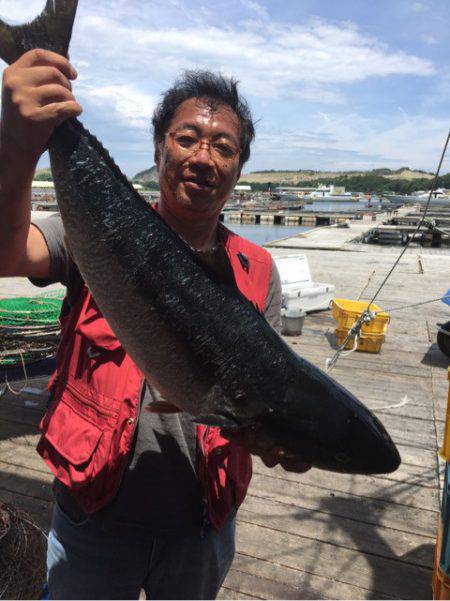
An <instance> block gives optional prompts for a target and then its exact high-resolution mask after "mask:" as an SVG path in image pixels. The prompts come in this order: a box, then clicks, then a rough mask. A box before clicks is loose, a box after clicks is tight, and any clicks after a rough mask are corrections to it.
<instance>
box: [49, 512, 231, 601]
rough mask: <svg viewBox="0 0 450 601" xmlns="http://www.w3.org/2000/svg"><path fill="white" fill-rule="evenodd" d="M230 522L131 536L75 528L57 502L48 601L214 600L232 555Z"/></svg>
mask: <svg viewBox="0 0 450 601" xmlns="http://www.w3.org/2000/svg"><path fill="white" fill-rule="evenodd" d="M235 526H236V522H235V519H234V518H233V519H231V520H230V521H229V522H228V523H227V524H226V525H225V526H224V527H223V529H222V530H221V531H220V532H216V531H214V530H210V529H208V530H207V531H205V533H204V536H203V537H201V536H200V535H197V534H189V535H183V536H178V537H177V536H170V537H169V536H168V537H153V538H151V537H149V538H142V539H138V538H134V537H124V536H120V537H118V536H114V535H112V534H108V533H105V532H104V531H103V530H102V529H101V527H100V525H99V524H98V522H97V520H93V519H87V520H86V521H84V522H82V523H81V524H76V523H74V522H73V521H71V520H70V518H69V517H68V516H67V515H66V514H64V513H63V511H62V510H61V509H60V508H59V506H58V505H57V504H55V508H54V511H53V519H52V527H51V530H50V534H49V538H48V551H47V579H48V586H49V593H50V599H138V598H139V593H140V591H141V589H144V590H145V594H146V597H147V599H215V597H216V595H217V593H218V592H219V589H220V587H221V585H222V582H223V580H224V579H225V576H226V575H227V573H228V570H229V569H230V566H231V562H232V561H233V556H234V534H235Z"/></svg>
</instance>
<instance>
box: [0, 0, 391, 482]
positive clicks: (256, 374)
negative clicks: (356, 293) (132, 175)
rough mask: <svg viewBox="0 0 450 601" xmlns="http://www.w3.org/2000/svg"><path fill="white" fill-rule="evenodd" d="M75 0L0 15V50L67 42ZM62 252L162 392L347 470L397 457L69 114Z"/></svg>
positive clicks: (60, 48)
mask: <svg viewBox="0 0 450 601" xmlns="http://www.w3.org/2000/svg"><path fill="white" fill-rule="evenodd" d="M76 6H77V0H54V1H50V0H48V2H47V4H46V7H45V9H44V11H43V12H42V14H41V15H40V16H39V17H37V18H36V19H35V20H34V21H33V22H32V23H30V24H28V25H24V26H16V27H13V26H9V25H7V24H5V23H3V22H0V56H1V57H2V58H3V59H4V60H6V61H7V62H9V63H11V62H13V61H15V60H16V59H17V58H19V56H20V55H21V54H23V53H24V52H26V51H27V50H30V49H32V48H35V47H40V48H46V49H49V50H53V51H56V52H59V53H60V54H63V55H67V50H68V45H69V40H70V37H71V32H72V25H73V20H74V17H75V11H76ZM49 152H50V160H51V168H52V173H53V178H54V183H55V189H56V194H57V199H58V204H59V208H60V211H61V216H62V220H63V223H64V227H65V230H66V233H67V236H68V239H69V243H70V248H71V252H72V254H73V256H74V258H75V260H76V262H77V264H78V267H79V269H80V271H81V273H82V275H83V278H84V279H85V281H86V282H87V284H88V286H89V288H90V290H91V292H92V294H93V297H94V298H95V300H96V302H97V304H98V306H99V307H100V309H101V311H102V312H103V314H104V315H105V317H106V319H107V321H108V323H109V324H110V326H111V327H112V329H113V331H114V332H115V333H116V335H117V337H118V338H119V340H120V341H121V343H122V344H123V346H124V348H125V349H126V350H127V352H128V353H129V355H130V356H131V357H132V359H133V360H134V361H135V363H136V364H137V365H138V367H139V368H140V369H141V370H142V371H143V373H144V374H145V377H146V378H147V380H148V381H149V382H150V384H152V385H153V386H155V387H156V388H157V389H159V391H160V392H161V394H162V395H163V397H164V398H165V399H166V400H167V401H170V402H171V403H174V404H175V405H176V406H178V407H179V408H181V409H183V410H185V411H187V412H189V413H191V414H192V415H193V416H194V418H195V419H196V420H197V421H198V422H201V423H205V424H207V425H217V426H222V427H226V428H236V429H244V428H247V427H248V428H252V429H253V432H254V434H255V435H256V437H257V439H258V441H259V442H260V444H261V445H262V446H263V447H266V448H267V449H270V448H273V447H274V446H275V445H276V446H278V447H282V448H283V449H284V450H285V453H286V456H287V457H291V458H298V459H299V460H303V461H305V462H309V463H311V464H312V465H313V466H315V467H318V468H322V469H326V470H333V471H337V472H348V473H364V474H369V473H383V472H391V471H393V470H395V469H396V468H397V467H398V466H399V463H400V457H399V454H398V452H397V449H396V447H395V445H394V444H393V442H392V440H391V438H390V437H389V435H388V434H387V432H386V430H385V429H384V427H383V425H382V424H381V423H380V422H379V420H378V419H377V418H376V417H375V416H374V415H373V414H372V413H371V412H370V411H369V410H368V409H367V408H366V407H364V405H362V404H361V403H360V402H359V401H358V400H357V399H356V398H355V397H354V396H353V395H352V394H351V393H350V392H348V391H347V390H345V389H344V388H343V387H342V386H341V385H340V384H338V383H337V382H335V381H334V380H333V379H331V378H330V377H329V376H328V375H326V374H325V373H324V372H322V371H321V370H320V369H318V368H317V367H315V366H314V365H312V364H311V363H309V362H308V361H305V360H304V359H302V358H301V357H299V356H298V355H297V354H295V353H294V352H293V351H292V350H291V349H290V348H289V346H288V345H287V344H286V343H285V342H284V341H283V340H282V338H281V337H280V336H279V335H278V334H277V333H276V332H275V331H274V330H273V329H272V328H271V327H270V326H269V325H268V324H267V322H266V321H265V319H264V317H263V316H262V315H261V314H260V313H259V312H258V311H257V310H256V309H255V308H254V307H253V305H252V304H251V303H250V302H249V301H248V300H247V299H245V297H244V296H243V295H242V294H241V293H240V292H239V291H238V290H237V288H236V285H235V283H234V280H233V277H232V272H231V268H230V265H229V262H228V259H227V257H226V255H225V251H223V250H219V252H218V253H216V255H213V256H209V261H206V262H205V260H204V259H202V258H201V257H200V256H199V254H198V253H196V252H194V251H193V250H192V249H191V248H190V247H189V246H188V245H187V244H186V243H185V242H184V241H183V240H182V239H181V238H180V236H179V235H178V234H177V233H176V232H174V231H173V230H172V229H170V228H169V227H168V226H167V225H166V224H165V223H164V221H163V220H162V219H161V218H160V217H159V216H158V214H157V213H156V212H155V211H154V210H153V209H151V208H150V207H149V206H148V205H147V204H146V203H145V202H144V201H143V200H142V198H141V197H140V196H139V195H138V194H137V193H136V192H135V191H134V189H133V187H132V186H131V185H130V183H129V182H128V180H127V179H126V177H125V176H124V175H123V174H122V173H121V172H120V170H119V168H118V167H117V166H116V164H115V163H114V161H113V160H112V159H111V157H110V156H109V154H108V153H107V151H106V150H105V149H104V148H103V147H102V146H101V144H100V143H99V142H98V141H97V140H96V139H95V138H94V137H93V136H92V135H91V134H90V133H89V132H88V131H87V130H86V129H85V128H84V127H83V126H82V125H81V123H80V122H79V121H78V120H77V119H70V120H69V121H66V122H65V123H63V124H62V125H61V126H59V127H58V128H57V129H56V130H55V132H54V134H53V135H52V137H51V139H50V142H49Z"/></svg>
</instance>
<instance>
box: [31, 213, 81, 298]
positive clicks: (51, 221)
mask: <svg viewBox="0 0 450 601" xmlns="http://www.w3.org/2000/svg"><path fill="white" fill-rule="evenodd" d="M32 223H33V225H34V226H35V227H37V228H38V229H39V230H40V232H41V233H42V235H43V236H44V239H45V243H46V244H47V247H48V252H49V254H50V276H49V277H48V278H46V279H38V278H30V281H31V283H32V284H34V285H35V286H40V287H44V286H48V285H49V284H54V283H55V282H60V283H61V284H64V286H69V284H70V283H71V281H72V280H73V276H74V270H76V266H75V264H74V262H73V261H72V259H71V258H70V255H69V252H68V250H67V248H66V245H65V243H64V226H63V223H62V219H61V216H60V215H51V216H50V217H45V218H43V219H38V220H36V221H33V222H32Z"/></svg>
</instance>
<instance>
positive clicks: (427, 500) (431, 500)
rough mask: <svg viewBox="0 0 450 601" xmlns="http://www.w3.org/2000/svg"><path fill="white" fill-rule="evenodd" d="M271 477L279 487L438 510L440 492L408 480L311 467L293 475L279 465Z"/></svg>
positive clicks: (273, 469)
mask: <svg viewBox="0 0 450 601" xmlns="http://www.w3.org/2000/svg"><path fill="white" fill-rule="evenodd" d="M259 469H260V468H258V467H256V468H255V472H256V473H259ZM263 473H264V472H263ZM271 477H272V478H276V479H278V480H279V485H280V486H284V485H285V483H286V482H297V483H298V485H299V486H302V485H303V484H310V485H311V486H317V487H319V488H322V489H324V490H333V491H334V492H348V493H350V494H352V495H355V496H358V497H367V498H375V499H382V500H385V501H389V502H391V503H399V504H401V505H407V506H409V507H417V508H420V509H428V510H430V511H438V510H439V507H440V499H439V494H438V491H437V490H436V489H433V488H425V487H422V486H417V485H415V484H411V483H410V482H396V481H393V480H388V479H385V478H382V477H376V478H375V477H374V476H355V475H353V474H336V473H333V474H331V473H329V472H324V471H322V470H314V469H312V470H310V471H309V472H306V473H304V474H294V473H293V472H286V471H285V470H283V468H282V467H280V466H276V467H274V468H271ZM436 477H437V474H436Z"/></svg>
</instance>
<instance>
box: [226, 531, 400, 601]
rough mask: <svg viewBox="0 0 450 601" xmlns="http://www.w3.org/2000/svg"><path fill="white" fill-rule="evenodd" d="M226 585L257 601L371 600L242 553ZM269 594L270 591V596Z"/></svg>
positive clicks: (354, 588)
mask: <svg viewBox="0 0 450 601" xmlns="http://www.w3.org/2000/svg"><path fill="white" fill-rule="evenodd" d="M238 536H239V534H238ZM274 584H279V585H281V587H282V588H280V589H277V590H275V591H273V587H274ZM225 585H227V586H228V585H229V586H230V587H232V588H235V589H239V590H240V591H244V592H248V593H250V592H252V593H253V594H255V595H259V597H258V598H264V599H367V598H370V597H371V595H370V591H368V590H366V589H363V588H361V587H359V586H353V585H350V584H346V583H345V582H338V581H336V580H331V579H330V578H326V577H323V576H317V575H315V574H311V573H310V572H306V571H302V570H299V569H296V568H292V567H287V566H285V565H282V566H280V565H277V564H275V563H272V562H270V561H265V560H263V559H256V558H253V557H249V556H246V555H243V554H242V553H236V556H235V559H234V562H233V565H232V568H231V570H230V573H229V575H228V576H227V578H226V580H225ZM266 591H267V592H266ZM268 591H271V594H270V595H269V593H268ZM272 591H273V592H275V593H276V594H273V593H272ZM233 598H234V597H233ZM378 598H379V599H389V598H390V597H388V596H386V595H382V594H380V596H379V597H378Z"/></svg>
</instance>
